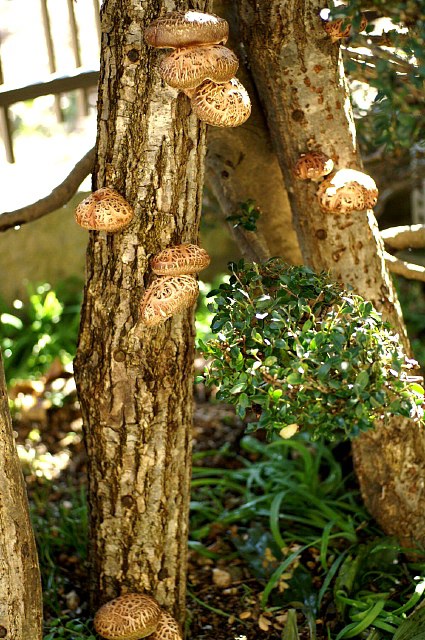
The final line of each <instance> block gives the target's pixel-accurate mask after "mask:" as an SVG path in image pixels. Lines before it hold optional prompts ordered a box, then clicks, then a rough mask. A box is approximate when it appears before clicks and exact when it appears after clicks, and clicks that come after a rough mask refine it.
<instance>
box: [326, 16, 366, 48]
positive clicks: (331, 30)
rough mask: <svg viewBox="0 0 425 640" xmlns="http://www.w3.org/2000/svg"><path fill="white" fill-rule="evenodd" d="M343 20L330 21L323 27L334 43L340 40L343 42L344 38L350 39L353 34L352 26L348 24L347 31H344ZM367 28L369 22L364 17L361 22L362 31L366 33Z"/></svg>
mask: <svg viewBox="0 0 425 640" xmlns="http://www.w3.org/2000/svg"><path fill="white" fill-rule="evenodd" d="M342 24H343V20H342V18H339V19H338V20H330V21H328V22H325V23H324V25H323V28H324V30H325V31H326V33H327V34H328V36H329V37H330V39H331V40H332V42H338V40H342V39H343V38H348V36H349V35H350V33H351V24H347V26H346V27H345V29H342ZM366 27H367V20H366V18H365V16H363V15H362V17H361V22H360V31H364V30H365V29H366Z"/></svg>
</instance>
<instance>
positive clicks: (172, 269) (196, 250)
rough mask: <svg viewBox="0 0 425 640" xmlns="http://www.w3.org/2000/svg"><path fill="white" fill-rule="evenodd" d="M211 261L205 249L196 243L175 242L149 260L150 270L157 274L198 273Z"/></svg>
mask: <svg viewBox="0 0 425 640" xmlns="http://www.w3.org/2000/svg"><path fill="white" fill-rule="evenodd" d="M210 261H211V258H210V257H209V255H208V253H207V252H206V251H205V249H201V247H198V245H196V244H177V245H174V246H172V247H168V248H167V249H164V250H163V251H160V252H159V253H157V254H156V255H155V256H154V257H153V258H152V261H151V267H152V271H153V272H154V273H156V274H157V275H159V276H179V275H183V274H187V275H189V274H191V273H198V272H199V271H202V269H206V268H207V267H208V265H209V263H210Z"/></svg>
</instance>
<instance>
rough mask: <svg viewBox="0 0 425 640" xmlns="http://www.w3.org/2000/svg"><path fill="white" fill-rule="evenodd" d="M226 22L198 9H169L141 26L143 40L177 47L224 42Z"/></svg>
mask: <svg viewBox="0 0 425 640" xmlns="http://www.w3.org/2000/svg"><path fill="white" fill-rule="evenodd" d="M228 36H229V24H228V23H227V21H226V20H224V18H220V17H219V16H216V15H214V14H213V13H203V12H202V11H186V12H185V13H182V12H180V11H171V12H170V13H166V14H165V15H164V16H162V17H161V18H157V19H156V20H154V21H153V22H151V24H150V25H149V26H148V27H147V28H146V29H145V41H146V42H147V44H149V45H150V46H151V47H157V48H159V49H180V48H182V47H194V46H197V45H203V44H225V43H226V42H227V38H228Z"/></svg>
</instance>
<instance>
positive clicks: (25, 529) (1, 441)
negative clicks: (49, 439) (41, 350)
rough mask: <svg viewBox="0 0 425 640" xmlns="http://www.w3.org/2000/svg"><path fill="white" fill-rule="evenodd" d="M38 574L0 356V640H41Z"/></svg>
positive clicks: (39, 582) (40, 601)
mask: <svg viewBox="0 0 425 640" xmlns="http://www.w3.org/2000/svg"><path fill="white" fill-rule="evenodd" d="M42 606H43V605H42V596H41V580H40V570H39V567H38V558H37V551H36V547H35V540H34V534H33V531H32V527H31V522H30V517H29V509H28V499H27V494H26V489H25V483H24V479H23V476H22V470H21V465H20V462H19V458H18V454H17V451H16V446H15V440H14V437H13V428H12V421H11V418H10V412H9V404H8V399H7V392H6V383H5V379H4V371H3V361H2V358H1V354H0V638H7V639H8V640H30V639H31V640H41V637H42Z"/></svg>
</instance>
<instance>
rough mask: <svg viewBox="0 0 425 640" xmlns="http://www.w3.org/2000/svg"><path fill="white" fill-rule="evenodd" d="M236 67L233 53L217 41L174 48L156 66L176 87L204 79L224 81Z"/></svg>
mask: <svg viewBox="0 0 425 640" xmlns="http://www.w3.org/2000/svg"><path fill="white" fill-rule="evenodd" d="M238 67H239V61H238V59H237V57H236V55H235V54H234V53H233V51H231V50H230V49H228V48H227V47H223V45H220V44H212V45H209V46H205V47H187V48H185V49H176V50H175V51H172V52H171V53H169V54H168V55H166V56H165V57H164V58H163V60H162V62H161V64H160V67H159V72H160V74H161V77H162V78H163V80H165V82H166V83H167V84H169V85H170V86H171V87H175V88H176V89H194V88H195V87H198V86H199V85H200V84H202V83H203V82H204V81H205V80H213V81H214V82H227V81H228V80H230V79H231V78H233V76H234V75H235V73H236V71H237V70H238Z"/></svg>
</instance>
